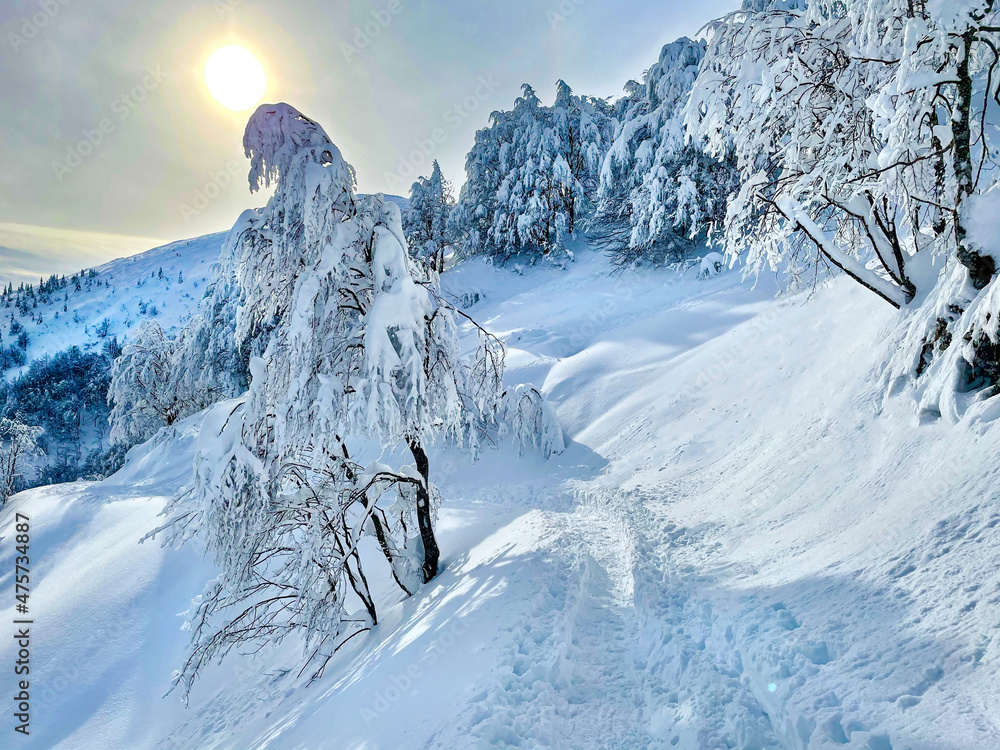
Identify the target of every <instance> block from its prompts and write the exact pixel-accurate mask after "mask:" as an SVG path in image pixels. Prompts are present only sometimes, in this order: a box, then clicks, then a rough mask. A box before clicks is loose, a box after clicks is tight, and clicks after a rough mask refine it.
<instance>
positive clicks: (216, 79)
mask: <svg viewBox="0 0 1000 750" xmlns="http://www.w3.org/2000/svg"><path fill="white" fill-rule="evenodd" d="M205 83H206V84H208V90H209V91H210V92H212V96H214V97H215V98H216V99H217V100H218V102H219V104H221V105H222V106H223V107H225V108H226V109H231V110H233V111H234V112H242V111H244V110H247V109H250V108H251V107H253V106H254V105H256V104H257V103H258V102H259V101H260V100H261V98H262V97H263V96H264V90H265V89H266V88H267V76H266V75H265V74H264V68H263V67H261V64H260V63H259V62H258V61H257V58H256V57H254V56H253V53H252V52H250V50H248V49H246V48H245V47H240V46H239V45H238V44H232V45H229V46H228V47H222V48H220V49H217V50H216V51H215V52H213V53H212V55H211V57H209V58H208V62H207V63H205Z"/></svg>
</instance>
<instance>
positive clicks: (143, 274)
mask: <svg viewBox="0 0 1000 750" xmlns="http://www.w3.org/2000/svg"><path fill="white" fill-rule="evenodd" d="M225 238H226V235H225V233H220V234H211V235H207V236H205V237H199V238H196V239H192V240H181V241H180V242H172V243H170V244H169V245H164V246H163V247H158V248H154V249H152V250H148V251H146V252H144V253H140V254H139V255H133V256H130V257H127V258H119V259H117V260H113V261H111V262H109V263H105V264H104V265H101V266H97V267H95V268H94V269H93V271H94V275H93V277H91V278H87V279H85V286H84V288H82V289H81V290H80V291H79V292H76V291H73V289H72V287H70V288H69V289H67V290H66V292H65V293H64V294H65V299H64V294H63V293H60V294H58V295H57V299H56V300H55V301H54V304H52V305H41V306H39V307H38V308H37V309H35V310H32V311H31V313H33V314H38V313H41V315H42V323H41V324H39V323H36V322H35V321H34V320H32V317H31V315H29V316H21V315H20V314H19V313H18V312H17V310H16V309H15V308H8V309H5V310H4V311H3V312H4V317H5V318H7V319H8V320H9V317H10V316H11V315H13V316H14V317H15V318H16V319H18V320H20V321H21V322H22V323H23V325H24V326H25V328H26V329H27V331H28V334H29V337H30V338H29V344H28V350H27V355H28V364H30V363H31V361H32V360H35V359H38V358H39V357H42V356H45V355H51V354H55V353H57V352H60V351H63V350H65V349H68V348H69V347H71V346H78V347H80V348H81V349H83V350H84V351H95V350H100V348H101V347H102V346H103V345H104V341H105V339H104V338H102V337H101V336H99V335H98V327H99V326H100V325H101V323H102V322H103V321H104V320H108V321H109V323H110V325H109V329H108V336H117V337H118V341H119V343H122V342H124V341H125V340H127V339H128V336H129V332H130V331H131V330H132V329H133V327H135V326H137V325H141V324H142V322H144V321H145V320H155V321H156V322H158V323H159V324H160V325H161V326H162V327H163V328H164V329H165V330H173V329H175V328H177V327H178V326H180V325H183V324H184V322H185V321H187V320H188V319H189V318H190V317H191V315H192V314H195V313H196V312H197V310H198V305H199V303H200V302H201V298H202V295H203V294H204V291H205V286H206V284H207V283H208V282H210V281H211V279H212V264H213V263H215V261H216V260H218V257H219V252H220V251H221V249H222V243H223V241H224V240H225ZM161 269H162V270H163V276H162V278H161V277H160V275H159V272H160V270H161ZM88 270H89V269H88ZM178 279H181V280H178ZM86 282H89V283H86ZM64 305H65V307H66V308H67V309H65V310H64V309H63V306H64ZM154 307H155V308H156V314H155V315H154V314H153V312H152V310H153V308H154ZM143 310H145V312H143ZM16 372H17V371H16V370H11V371H9V372H8V373H7V374H8V376H11V375H14V374H16Z"/></svg>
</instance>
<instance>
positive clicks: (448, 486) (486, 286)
mask: <svg viewBox="0 0 1000 750" xmlns="http://www.w3.org/2000/svg"><path fill="white" fill-rule="evenodd" d="M576 256H577V259H578V260H577V262H576V263H574V264H572V265H571V266H570V267H569V269H567V270H566V271H559V270H556V269H528V270H527V271H526V272H525V273H524V274H523V275H519V274H516V273H514V272H512V271H508V270H499V269H495V268H491V267H488V266H486V265H483V264H480V263H479V262H467V263H465V264H462V265H460V266H459V267H458V268H456V269H454V270H453V271H449V272H448V273H447V274H446V275H445V276H446V280H445V281H446V288H447V289H448V291H450V292H451V293H452V294H454V295H455V296H456V297H463V298H465V299H466V300H469V301H472V300H475V299H476V295H478V298H479V299H478V301H477V302H475V303H474V304H473V305H472V306H471V308H470V309H469V312H470V313H471V314H472V315H473V316H474V317H475V318H476V319H477V320H478V321H480V322H482V323H484V324H485V325H486V326H487V327H489V328H490V329H491V330H493V331H495V332H497V333H498V334H500V335H501V336H502V337H503V338H504V339H505V340H506V341H507V343H508V346H509V347H510V351H509V357H508V363H509V365H510V370H511V372H510V374H509V377H510V380H511V382H521V381H531V382H534V383H536V384H537V385H539V386H542V387H543V389H544V391H545V393H546V395H547V396H548V397H549V398H550V399H551V400H552V401H553V403H554V404H555V405H556V409H557V412H558V415H559V417H560V419H561V420H562V423H563V426H564V428H565V429H566V432H567V435H568V436H569V437H571V438H572V440H573V442H572V444H571V445H570V447H569V448H568V450H567V451H566V452H565V453H564V454H563V455H561V456H558V457H556V458H555V459H553V460H552V461H550V462H542V461H540V460H538V459H535V458H517V457H516V456H515V455H513V454H511V453H509V452H506V451H497V452H487V454H486V455H485V457H484V459H483V460H482V461H481V462H480V463H479V464H476V465H474V466H469V465H468V464H467V463H465V462H464V461H460V460H456V459H455V458H454V457H452V456H450V455H449V454H447V453H446V452H445V453H441V452H438V454H437V455H435V456H433V457H432V472H436V477H435V478H436V479H437V481H439V483H440V484H441V487H442V491H443V494H444V498H445V507H444V509H443V511H442V518H441V544H442V550H443V553H444V563H445V570H444V571H443V573H442V574H441V575H440V576H439V578H438V579H436V580H435V581H434V582H433V583H432V584H430V585H429V586H427V587H425V588H424V589H423V590H422V591H420V592H419V593H418V595H417V596H415V597H413V598H412V599H410V600H407V601H399V602H398V603H396V604H395V605H392V604H391V601H397V599H392V600H391V601H390V602H389V603H387V605H386V607H385V609H386V614H387V616H386V617H385V619H384V620H383V622H382V623H380V625H379V626H378V628H377V629H376V630H375V631H374V632H373V633H372V634H371V637H369V638H367V639H366V640H364V641H363V642H362V641H360V640H358V641H355V642H354V643H353V644H352V645H351V646H350V647H348V649H347V650H345V651H344V652H342V654H341V656H340V658H338V659H337V660H336V662H334V663H332V664H331V665H330V667H329V669H328V670H327V673H326V675H325V676H324V677H323V679H322V680H320V681H319V682H317V683H316V684H314V685H312V686H311V687H308V688H307V687H304V686H303V682H302V680H301V679H300V678H298V677H297V676H296V675H295V674H294V673H288V672H286V671H284V669H285V667H286V665H288V664H290V663H291V662H292V660H291V659H290V658H283V654H282V653H281V652H276V651H269V652H266V653H263V654H260V655H258V656H257V657H255V658H254V657H250V656H247V657H235V658H233V659H231V660H230V661H228V662H227V663H225V664H224V665H222V666H221V667H220V668H218V669H217V670H215V671H213V672H212V673H211V674H210V675H209V676H208V677H207V678H206V680H205V681H204V682H203V683H199V684H198V686H197V687H196V689H195V692H194V694H193V696H192V702H191V707H190V708H189V709H184V708H183V707H182V706H181V705H180V704H179V702H178V699H177V696H176V695H171V696H169V697H167V698H165V699H162V700H161V699H160V697H159V696H160V695H162V693H164V692H165V691H166V689H167V687H168V686H169V677H170V674H169V673H170V669H171V668H173V667H175V666H176V665H178V663H179V659H180V658H181V655H182V653H183V649H184V644H185V637H186V634H185V633H183V632H181V631H180V630H179V625H180V622H181V620H180V619H179V618H177V617H175V616H174V614H175V613H178V612H184V611H186V610H187V608H188V606H189V602H190V599H191V597H192V596H194V595H196V594H198V593H199V592H200V589H201V584H202V583H203V582H204V581H205V580H207V579H208V578H209V577H211V575H212V571H211V566H210V564H209V563H208V562H206V561H204V560H201V559H200V558H199V556H198V554H197V550H195V549H191V548H187V549H182V550H163V549H161V548H160V547H158V546H157V545H155V543H150V542H146V543H145V544H143V545H139V544H137V542H138V540H139V539H140V538H141V537H142V536H143V534H144V533H145V532H146V531H147V530H149V529H150V528H151V527H153V526H154V525H155V523H156V519H155V518H154V516H155V514H156V512H157V511H158V510H159V509H160V508H161V507H162V504H163V502H164V501H165V498H166V496H168V495H169V494H170V493H172V492H174V491H175V490H176V488H178V487H179V486H180V485H182V484H183V483H184V481H185V477H186V476H187V475H188V474H189V471H190V452H191V435H192V434H193V432H194V431H195V430H196V428H197V421H198V417H194V418H192V419H191V420H188V421H187V422H185V423H184V424H182V425H181V427H180V429H179V430H178V434H177V436H173V437H172V436H170V435H161V436H160V438H158V440H157V441H156V442H155V444H151V445H146V446H142V447H140V448H137V449H135V450H134V451H133V453H132V454H131V455H130V460H129V463H128V465H127V466H126V468H125V469H124V470H123V471H122V472H120V473H119V474H118V475H116V476H114V477H112V478H110V479H108V480H105V482H102V483H98V484H91V485H88V484H74V485H67V486H59V487H48V488H40V489H37V490H32V491H29V492H26V493H22V494H21V495H19V496H17V497H15V498H14V499H13V500H12V501H11V503H10V504H9V505H8V507H7V508H5V509H4V510H3V511H2V513H0V534H2V535H3V536H4V541H3V542H0V592H2V593H0V597H2V599H0V602H2V603H3V606H5V607H6V609H5V610H4V611H3V612H2V613H0V620H5V621H7V622H10V620H11V619H12V616H13V612H12V609H11V606H12V604H11V603H12V601H13V597H12V593H11V589H12V587H13V586H12V579H11V570H12V567H13V564H12V554H13V553H12V550H11V542H10V534H11V532H12V526H11V525H12V521H13V514H14V513H15V512H22V513H28V514H29V515H30V516H31V517H32V523H33V542H32V545H33V547H32V549H33V557H34V559H35V562H34V565H35V568H34V574H33V576H34V577H33V581H34V585H33V594H32V614H33V615H34V616H35V617H36V618H37V626H36V627H37V633H38V635H37V647H36V650H35V651H34V653H33V659H34V661H33V670H34V668H35V667H37V671H33V675H34V676H33V680H34V681H35V684H36V685H37V686H38V687H37V688H36V691H37V692H36V696H37V700H38V705H37V709H36V711H35V713H34V714H33V717H34V718H33V722H35V723H34V724H33V728H34V733H33V735H32V737H31V738H30V739H29V740H27V741H23V742H22V741H19V742H18V746H23V747H30V748H50V747H59V748H93V749H94V750H96V749H97V748H100V749H101V750H104V749H105V748H129V750H133V749H140V748H234V749H239V750H248V749H250V748H277V749H281V750H299V749H301V750H306V749H307V748H308V750H317V749H323V748H329V749H330V750H334V749H336V750H343V749H352V748H367V749H372V748H386V749H388V748H440V749H441V750H445V749H447V750H454V749H455V748H513V747H519V748H568V749H569V748H572V749H574V750H581V749H585V748H628V749H631V748H679V749H680V750H695V749H696V748H697V749H701V748H739V749H741V750H763V748H772V749H774V748H781V749H783V750H806V749H807V748H808V749H809V750H815V749H816V748H848V749H850V750H861V749H865V750H907V749H908V750H996V747H997V738H998V737H1000V575H998V574H997V571H998V570H1000V511H998V510H997V509H996V508H995V503H991V502H989V501H990V500H995V498H996V497H998V496H1000V470H998V469H997V468H996V461H995V450H996V446H997V444H998V439H1000V423H996V422H978V423H964V424H959V425H958V426H954V427H951V426H948V425H945V424H943V423H926V424H920V423H918V421H917V419H916V417H915V416H914V414H913V411H912V409H911V406H910V404H909V403H907V402H906V401H905V400H903V399H893V398H890V399H888V400H886V399H884V398H883V396H882V394H883V392H884V389H883V388H882V385H881V369H880V368H881V363H882V362H884V361H885V359H886V357H887V354H888V349H889V347H890V345H891V339H890V337H888V336H887V335H886V331H887V330H888V327H889V326H890V324H891V321H892V311H891V310H890V309H889V308H888V306H886V305H883V304H881V303H879V302H878V300H875V299H874V298H872V297H869V296H866V293H865V292H864V290H861V289H859V288H857V287H856V286H854V285H851V284H850V283H849V282H847V281H838V282H836V283H833V284H831V285H828V286H827V287H825V288H822V289H820V290H818V291H817V292H816V293H814V294H812V295H810V296H807V295H799V296H791V297H789V296H786V297H779V298H777V299H775V298H774V292H775V289H774V288H773V282H771V283H769V282H767V281H764V280H762V281H761V282H760V283H759V284H758V285H756V287H754V285H752V284H750V283H747V282H741V281H740V279H739V278H738V276H737V275H736V274H733V273H729V274H723V275H722V276H720V277H717V278H715V279H711V280H707V281H704V280H698V279H696V278H695V273H694V272H693V271H691V272H688V273H687V274H685V275H677V274H675V273H673V272H670V271H659V272H649V271H647V272H642V273H636V274H631V273H625V274H621V275H618V276H612V275H611V274H610V269H609V267H608V264H607V262H606V260H605V259H604V258H602V257H601V256H599V255H597V254H595V253H592V252H590V251H587V250H584V249H579V250H578V251H577V253H576ZM848 301H849V302H850V304H847V302H848ZM845 310H851V311H856V312H855V315H856V317H854V316H850V317H849V316H847V315H845V313H844V311H845ZM383 596H384V597H394V596H395V595H394V594H392V593H391V592H390V591H389V590H388V589H386V590H384V591H383ZM285 648H288V649H292V648H294V644H286V646H285ZM13 658H14V656H13V647H12V644H11V643H10V642H9V639H0V663H6V664H9V663H11V661H12V659H13ZM67 665H72V666H67ZM67 669H72V674H69V673H67ZM4 679H5V680H9V679H10V676H8V677H7V678H4ZM4 684H5V685H7V683H4ZM0 689H2V690H4V691H6V690H8V687H2V688H0ZM3 694H4V695H7V694H8V693H6V692H5V693H3ZM8 720H10V709H9V708H8Z"/></svg>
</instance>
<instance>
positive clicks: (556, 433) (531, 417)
mask: <svg viewBox="0 0 1000 750" xmlns="http://www.w3.org/2000/svg"><path fill="white" fill-rule="evenodd" d="M500 434H501V436H504V435H510V436H511V437H512V438H513V440H514V442H515V443H516V444H517V446H518V449H519V450H520V451H521V452H524V451H526V450H531V451H535V452H537V453H540V454H541V455H542V456H543V457H544V458H551V457H552V456H553V455H555V454H558V453H562V452H563V451H564V450H565V449H566V441H565V439H564V437H563V431H562V427H560V426H559V420H558V419H556V415H555V412H553V411H552V407H551V406H549V404H548V403H547V402H546V401H545V399H544V398H543V397H542V394H541V393H539V392H538V390H537V389H536V388H535V387H534V386H532V385H529V384H521V385H518V386H516V387H514V388H513V389H512V390H510V391H508V392H506V393H505V394H504V400H503V418H502V423H501V428H500Z"/></svg>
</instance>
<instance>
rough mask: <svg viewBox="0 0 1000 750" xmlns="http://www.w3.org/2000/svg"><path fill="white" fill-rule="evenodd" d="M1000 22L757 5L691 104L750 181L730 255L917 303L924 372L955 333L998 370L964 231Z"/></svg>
mask: <svg viewBox="0 0 1000 750" xmlns="http://www.w3.org/2000/svg"><path fill="white" fill-rule="evenodd" d="M995 16H996V11H995V10H994V7H993V3H992V2H991V0H981V1H980V0H970V2H964V0H962V1H961V2H956V3H937V4H926V5H925V4H923V3H912V2H909V1H908V0H881V1H880V2H862V1H861V0H850V1H849V2H840V1H839V0H838V1H837V2H822V1H817V2H813V3H810V4H809V6H808V8H804V7H802V4H799V3H786V2H782V3H775V4H770V5H769V4H762V3H753V4H749V5H748V6H747V7H745V8H744V9H743V10H742V11H740V12H737V13H734V14H730V15H729V16H727V17H725V18H724V19H721V20H720V21H719V22H717V23H716V24H715V25H714V27H713V36H712V41H711V43H710V45H709V49H708V59H707V61H706V65H704V66H703V68H702V71H701V73H700V74H699V78H698V81H697V83H696V85H695V89H694V94H693V95H692V98H691V101H690V102H689V106H688V124H689V127H690V130H691V132H692V133H694V134H695V135H696V136H698V137H704V138H706V139H707V140H708V143H709V146H710V148H711V149H712V151H713V152H714V153H715V154H716V155H721V154H723V153H733V154H734V155H735V159H736V163H737V165H738V168H739V171H740V177H741V181H742V188H741V190H740V193H739V194H738V196H737V197H736V199H735V200H734V201H732V202H731V204H730V206H729V209H728V213H727V219H726V223H725V228H726V232H725V244H726V248H727V251H728V252H729V253H730V255H731V256H732V255H738V256H742V257H743V258H744V259H745V260H746V261H747V263H748V266H749V267H750V268H751V269H754V270H757V271H759V270H761V269H763V268H782V269H784V270H787V271H788V272H789V273H790V275H791V276H792V278H794V279H804V278H807V277H809V276H812V275H814V272H815V270H816V269H817V267H824V266H825V267H833V268H837V269H839V270H841V271H842V272H844V273H846V274H847V275H848V276H850V277H851V278H852V279H854V280H855V281H857V282H858V283H860V284H862V285H863V286H865V287H866V288H868V289H869V290H871V291H872V292H874V293H875V294H877V295H878V296H879V297H881V298H883V299H884V300H886V301H887V302H889V303H890V304H892V305H893V306H894V307H897V308H900V307H903V308H907V310H911V311H912V309H913V307H914V305H915V304H919V305H920V307H921V310H922V312H921V313H920V314H918V315H916V318H915V322H914V325H912V326H911V327H910V329H909V333H908V334H907V342H906V344H905V345H904V346H903V347H902V348H903V350H904V352H903V353H902V356H903V358H904V360H905V361H906V362H907V365H906V367H905V368H903V369H908V370H909V372H910V373H911V375H914V376H916V375H919V374H920V373H921V372H922V371H923V370H925V369H927V367H928V364H929V360H930V359H933V357H934V354H935V351H938V353H940V350H941V349H942V347H944V348H948V347H949V346H950V343H951V342H952V341H954V340H956V336H955V335H954V333H953V331H958V330H961V331H962V337H963V338H965V337H966V336H968V337H969V345H968V346H965V347H963V348H962V349H963V353H962V355H961V357H960V358H961V359H963V360H964V361H965V370H966V371H968V370H969V369H970V367H971V369H972V370H975V368H976V365H975V361H983V360H984V359H985V360H995V349H994V348H993V347H992V345H986V344H985V343H984V345H983V346H978V347H977V345H976V343H975V341H977V340H979V341H980V342H985V341H986V340H990V341H991V339H990V336H989V333H988V332H986V329H985V328H984V329H982V331H981V332H982V333H983V334H984V336H985V338H983V337H979V336H978V334H977V333H976V332H975V329H976V325H975V323H973V322H972V321H971V319H970V318H969V317H968V316H969V312H970V310H971V308H972V306H973V302H974V301H975V300H976V299H982V295H981V294H980V292H979V291H978V290H982V289H984V288H985V287H986V286H987V285H989V284H990V283H991V279H993V277H994V272H995V263H994V261H993V259H992V258H991V257H989V255H988V253H983V252H979V251H977V250H976V249H975V248H973V247H972V246H971V244H970V243H969V242H968V241H967V231H966V229H965V227H964V226H963V219H962V217H963V215H964V214H965V204H966V203H967V201H968V200H969V199H970V197H973V196H975V195H976V194H977V193H978V192H980V191H981V189H982V188H981V187H980V186H978V185H977V181H978V175H979V174H980V173H981V171H982V169H983V165H988V164H989V163H990V162H991V161H992V157H991V146H990V142H991V140H992V135H991V133H989V132H988V131H987V130H984V129H983V128H982V123H983V122H985V119H983V118H985V117H986V115H987V110H988V109H989V107H990V97H992V96H994V95H995V94H996V88H995V83H994V79H995V75H994V72H995V68H996V65H997V56H996V49H997V47H998V42H1000V39H997V38H995V37H996V34H997V23H996V18H995ZM973 144H976V146H977V148H973ZM990 171H991V170H990V169H987V170H986V172H987V173H989V172H990ZM956 273H957V274H958V275H957V277H956V276H954V274H956ZM918 284H920V285H922V287H919V288H918ZM966 285H968V288H967V289H963V287H964V286H966ZM932 289H933V290H934V291H933V294H932V295H931V296H932V297H933V298H934V299H935V300H936V301H935V302H933V303H932V304H931V305H930V307H928V306H927V302H926V301H925V300H926V299H927V295H928V294H930V293H931V290H932ZM976 308H977V310H980V309H981V308H979V307H978V305H976ZM928 311H930V314H931V317H929V316H928V314H927V312H928ZM959 319H961V320H959ZM980 320H981V321H985V317H983V318H981V319H980ZM942 331H944V333H942ZM945 334H947V335H945ZM991 352H992V353H991ZM953 354H954V353H953ZM957 364H958V363H957V362H956V361H954V360H953V361H952V362H951V363H950V364H948V365H945V369H946V370H947V372H949V373H951V374H950V375H949V376H948V377H949V378H950V382H951V390H952V391H954V389H955V388H954V386H955V385H957V381H958V380H959V379H960V376H959V375H958V374H957V373H958V370H960V369H962V368H961V367H957ZM897 365H898V362H897ZM990 366H991V365H990ZM987 369H988V368H987ZM896 373H897V374H899V373H900V368H899V367H898V366H897V367H896ZM962 377H965V379H966V381H967V382H966V384H965V387H971V386H973V385H974V382H975V381H976V380H977V378H976V377H975V376H972V375H969V374H968V372H966V375H965V376H962ZM989 379H990V378H988V377H987V378H986V380H989ZM934 390H935V393H936V394H937V396H940V394H941V389H940V388H936V389H934ZM937 396H935V398H937ZM930 408H932V409H933V408H937V407H930Z"/></svg>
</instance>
